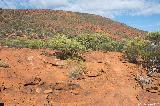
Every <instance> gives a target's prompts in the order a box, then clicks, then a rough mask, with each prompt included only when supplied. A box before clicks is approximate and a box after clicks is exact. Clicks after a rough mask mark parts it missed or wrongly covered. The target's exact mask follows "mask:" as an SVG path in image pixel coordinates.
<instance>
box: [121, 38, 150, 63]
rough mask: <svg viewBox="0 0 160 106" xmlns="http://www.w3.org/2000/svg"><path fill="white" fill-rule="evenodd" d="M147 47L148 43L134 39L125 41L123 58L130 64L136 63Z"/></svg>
mask: <svg viewBox="0 0 160 106" xmlns="http://www.w3.org/2000/svg"><path fill="white" fill-rule="evenodd" d="M148 45H149V41H147V40H144V39H141V38H135V39H133V40H127V41H126V45H125V46H124V53H125V57H126V58H127V59H128V60H129V62H131V63H137V62H138V59H140V58H141V57H142V55H143V53H145V48H146V47H147V46H148Z"/></svg>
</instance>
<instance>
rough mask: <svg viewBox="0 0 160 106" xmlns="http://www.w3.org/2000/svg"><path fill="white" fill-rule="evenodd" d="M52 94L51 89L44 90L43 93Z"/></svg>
mask: <svg viewBox="0 0 160 106" xmlns="http://www.w3.org/2000/svg"><path fill="white" fill-rule="evenodd" d="M52 92H53V90H52V89H47V90H44V93H45V94H48V93H52Z"/></svg>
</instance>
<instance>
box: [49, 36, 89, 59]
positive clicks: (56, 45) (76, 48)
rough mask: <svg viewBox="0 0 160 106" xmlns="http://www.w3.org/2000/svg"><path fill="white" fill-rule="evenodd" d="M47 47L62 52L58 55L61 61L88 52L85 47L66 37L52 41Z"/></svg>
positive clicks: (57, 37) (59, 37)
mask: <svg viewBox="0 0 160 106" xmlns="http://www.w3.org/2000/svg"><path fill="white" fill-rule="evenodd" d="M47 46H48V47H49V48H52V49H56V50H60V51H61V53H60V54H58V57H59V58H61V59H67V58H69V57H74V56H78V53H79V52H81V51H84V50H86V48H85V46H84V45H82V44H81V43H79V42H77V41H76V40H75V39H69V38H68V37H67V36H64V35H62V36H56V37H54V38H52V39H50V40H49V41H48V44H47Z"/></svg>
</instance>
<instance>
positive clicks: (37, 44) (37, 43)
mask: <svg viewBox="0 0 160 106" xmlns="http://www.w3.org/2000/svg"><path fill="white" fill-rule="evenodd" d="M45 45H46V43H45V42H44V41H43V40H40V39H32V40H26V47H28V48H31V49H40V48H43V47H45Z"/></svg>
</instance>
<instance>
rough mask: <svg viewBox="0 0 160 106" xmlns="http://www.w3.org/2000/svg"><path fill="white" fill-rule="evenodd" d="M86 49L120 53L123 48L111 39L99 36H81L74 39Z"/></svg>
mask: <svg viewBox="0 0 160 106" xmlns="http://www.w3.org/2000/svg"><path fill="white" fill-rule="evenodd" d="M76 39H77V41H78V42H81V44H82V45H85V47H86V48H87V49H91V50H103V51H120V50H121V49H122V48H123V46H122V45H121V43H118V42H116V41H114V40H112V39H111V38H109V37H107V36H104V35H101V34H98V33H96V34H82V35H79V36H78V37H76Z"/></svg>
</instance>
